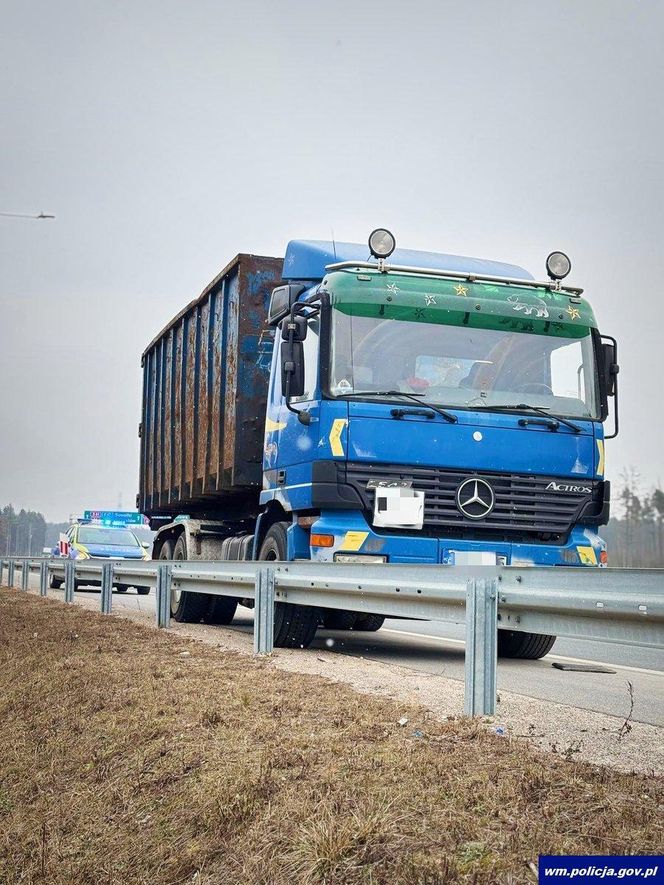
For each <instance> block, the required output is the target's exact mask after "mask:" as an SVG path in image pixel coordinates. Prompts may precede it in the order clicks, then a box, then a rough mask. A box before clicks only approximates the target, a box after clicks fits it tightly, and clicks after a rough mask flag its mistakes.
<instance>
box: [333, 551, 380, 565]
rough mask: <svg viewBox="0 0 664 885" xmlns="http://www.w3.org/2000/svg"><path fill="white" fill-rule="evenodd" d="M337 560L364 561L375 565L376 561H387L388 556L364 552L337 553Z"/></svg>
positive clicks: (335, 558) (335, 559) (335, 556)
mask: <svg viewBox="0 0 664 885" xmlns="http://www.w3.org/2000/svg"><path fill="white" fill-rule="evenodd" d="M334 561H335V562H364V563H366V564H367V565H373V564H374V563H375V562H387V556H372V555H369V554H366V555H365V554H363V553H335V554H334Z"/></svg>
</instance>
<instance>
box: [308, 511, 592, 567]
mask: <svg viewBox="0 0 664 885" xmlns="http://www.w3.org/2000/svg"><path fill="white" fill-rule="evenodd" d="M311 533H312V535H313V534H321V535H333V536H334V544H333V545H332V546H331V547H312V548H311V558H312V559H314V560H317V561H319V562H321V561H333V560H334V554H335V553H344V554H350V553H357V554H372V555H384V556H387V558H388V562H403V563H430V564H443V565H454V564H455V560H456V559H457V556H456V554H457V553H458V552H462V553H494V554H495V555H496V558H497V562H499V563H503V564H505V565H519V566H529V565H532V566H535V565H551V566H599V565H604V564H606V563H602V562H601V560H602V558H605V556H606V543H605V542H604V540H603V539H602V538H601V537H600V536H599V535H598V534H597V532H596V531H595V530H594V528H590V527H586V526H576V527H574V528H573V529H572V531H571V532H570V535H569V538H568V541H567V543H566V544H565V545H563V546H556V545H552V544H536V543H533V544H527V543H526V544H524V543H510V542H502V541H501V542H495V543H494V542H490V541H471V540H461V539H456V538H454V539H452V538H432V537H427V536H422V535H418V534H417V533H416V532H415V531H414V532H413V533H412V534H407V535H405V534H401V533H399V534H393V535H392V534H379V533H378V532H376V531H375V530H374V529H373V528H372V526H370V525H369V524H368V523H367V521H366V519H365V518H364V516H363V514H362V513H361V512H358V511H350V510H347V511H337V512H327V513H326V512H325V511H323V512H322V513H321V516H320V518H319V519H318V520H317V521H316V522H315V523H314V525H313V526H312V527H311ZM602 553H604V557H603V556H602Z"/></svg>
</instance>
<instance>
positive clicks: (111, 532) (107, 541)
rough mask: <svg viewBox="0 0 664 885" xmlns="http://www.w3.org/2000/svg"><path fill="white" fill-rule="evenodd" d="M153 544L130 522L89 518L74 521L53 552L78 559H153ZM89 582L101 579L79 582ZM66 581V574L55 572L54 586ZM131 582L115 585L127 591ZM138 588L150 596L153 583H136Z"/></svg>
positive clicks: (95, 582)
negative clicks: (106, 522) (103, 522)
mask: <svg viewBox="0 0 664 885" xmlns="http://www.w3.org/2000/svg"><path fill="white" fill-rule="evenodd" d="M149 546H150V545H149V544H148V543H147V542H141V541H139V539H138V537H137V535H136V534H135V533H134V531H132V529H130V528H129V527H128V526H109V525H100V524H95V523H92V522H88V521H86V520H81V521H79V522H76V523H74V525H72V526H70V527H69V529H68V530H67V533H66V536H61V540H60V543H59V545H58V546H57V547H55V548H54V550H53V555H54V556H57V557H65V558H68V559H75V560H76V561H77V562H79V561H81V560H85V559H94V560H103V559H140V560H147V559H150V558H151V557H150V553H149ZM82 583H84V584H85V585H92V586H99V584H100V582H99V581H88V580H85V581H84V582H81V581H77V582H76V586H77V587H78V586H79V584H82ZM62 584H63V581H62V578H57V577H56V576H55V575H52V576H51V587H52V588H53V589H54V590H57V589H59V588H60V587H61V586H62ZM129 586H132V585H128V584H116V585H115V588H116V590H118V591H119V592H120V593H125V592H126V591H127V590H128V589H129ZM136 592H137V593H139V594H140V595H141V596H146V595H147V594H148V593H149V592H150V588H149V587H136Z"/></svg>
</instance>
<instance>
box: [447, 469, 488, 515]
mask: <svg viewBox="0 0 664 885" xmlns="http://www.w3.org/2000/svg"><path fill="white" fill-rule="evenodd" d="M456 501H457V507H458V508H459V510H460V511H461V512H462V513H463V515H464V516H466V517H467V518H468V519H484V518H485V517H486V516H488V515H489V514H490V513H491V511H492V510H493V505H494V504H495V503H496V497H495V495H494V493H493V489H492V488H491V486H490V485H489V483H488V482H485V481H484V480H483V479H476V478H475V477H472V476H471V478H470V479H465V480H464V481H463V482H462V483H461V485H460V486H459V488H458V489H457V493H456Z"/></svg>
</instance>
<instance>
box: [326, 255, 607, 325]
mask: <svg viewBox="0 0 664 885" xmlns="http://www.w3.org/2000/svg"><path fill="white" fill-rule="evenodd" d="M323 286H324V288H325V289H326V291H327V292H328V293H329V295H330V301H331V303H332V305H333V306H334V307H335V308H336V309H337V310H340V311H342V312H343V313H346V314H350V315H353V316H367V317H380V318H382V319H386V320H388V319H389V320H407V321H409V322H419V323H439V324H444V325H450V326H468V327H470V328H473V329H502V330H504V331H508V332H509V331H512V332H530V333H531V334H535V335H555V336H559V337H561V338H584V337H585V336H586V335H587V334H588V331H589V329H590V328H596V327H597V323H596V321H595V317H594V315H593V312H592V308H591V307H590V305H589V304H588V303H587V302H586V301H584V300H583V299H581V298H570V296H569V295H567V294H565V292H556V291H554V290H549V289H543V288H535V287H534V286H533V287H529V286H525V285H524V286H513V285H505V284H502V283H485V282H473V283H471V282H468V281H466V280H446V279H440V278H437V277H427V276H424V275H421V276H420V275H415V274H412V275H409V274H398V273H389V274H381V273H378V272H371V271H368V272H367V271H365V270H364V269H363V270H361V271H354V270H353V271H347V270H342V271H335V272H333V273H329V274H328V275H327V276H326V277H325V279H324V280H323Z"/></svg>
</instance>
